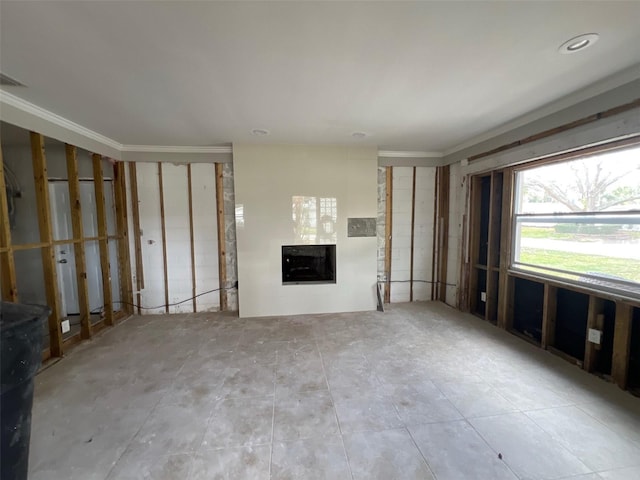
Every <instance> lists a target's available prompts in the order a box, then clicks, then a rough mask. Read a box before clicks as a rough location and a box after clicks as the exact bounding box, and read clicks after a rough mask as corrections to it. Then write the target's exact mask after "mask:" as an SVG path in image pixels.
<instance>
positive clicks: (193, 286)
mask: <svg viewBox="0 0 640 480" xmlns="http://www.w3.org/2000/svg"><path fill="white" fill-rule="evenodd" d="M187 183H188V193H189V245H190V248H191V296H192V297H193V311H194V312H197V311H198V307H197V303H198V302H197V301H196V251H195V248H194V234H193V184H192V182H191V164H188V165H187Z"/></svg>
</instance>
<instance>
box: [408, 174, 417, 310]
mask: <svg viewBox="0 0 640 480" xmlns="http://www.w3.org/2000/svg"><path fill="white" fill-rule="evenodd" d="M415 227H416V167H413V178H412V180H411V252H410V254H409V255H410V257H409V301H410V302H413V256H414V250H415V248H414V247H415V242H416V238H415V236H416V234H415Z"/></svg>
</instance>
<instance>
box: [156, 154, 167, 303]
mask: <svg viewBox="0 0 640 480" xmlns="http://www.w3.org/2000/svg"><path fill="white" fill-rule="evenodd" d="M158 185H159V188H160V224H161V226H162V264H163V267H164V311H165V312H166V313H169V272H168V271H167V226H166V223H165V219H164V187H163V185H162V163H158Z"/></svg>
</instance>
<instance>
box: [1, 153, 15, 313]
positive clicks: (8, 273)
mask: <svg viewBox="0 0 640 480" xmlns="http://www.w3.org/2000/svg"><path fill="white" fill-rule="evenodd" d="M6 191H7V190H6V184H5V180H4V160H3V158H2V149H0V248H1V249H2V250H1V252H2V253H0V279H1V280H2V300H4V301H6V302H17V301H18V282H17V279H16V264H15V260H14V258H13V250H12V249H11V225H10V222H9V206H8V205H7V195H6Z"/></svg>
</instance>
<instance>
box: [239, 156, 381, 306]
mask: <svg viewBox="0 0 640 480" xmlns="http://www.w3.org/2000/svg"><path fill="white" fill-rule="evenodd" d="M233 157H234V171H235V173H234V174H235V196H236V206H237V207H239V206H240V205H241V206H242V208H243V212H244V224H243V225H242V226H241V225H240V224H239V223H238V222H237V225H238V226H237V248H238V281H239V307H240V316H241V317H255V316H265V315H288V314H302V313H323V312H324V313H328V312H348V311H359V310H373V309H375V307H376V295H375V288H376V243H377V239H376V237H375V236H373V237H360V238H348V237H347V218H350V217H369V218H375V217H376V212H377V181H376V176H377V152H376V150H375V149H374V148H358V149H355V148H351V149H350V148H339V147H321V146H294V145H286V146H285V145H270V146H264V145H263V146H261V145H234V154H233ZM293 196H307V197H316V198H335V199H336V201H337V218H338V220H337V222H336V233H337V235H336V240H337V241H336V244H337V246H336V256H337V259H336V270H337V282H336V283H335V284H321V285H283V284H282V264H281V261H282V259H281V248H282V246H283V245H292V244H296V243H299V242H298V241H297V240H296V236H295V234H294V228H293V219H292V197H293Z"/></svg>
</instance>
